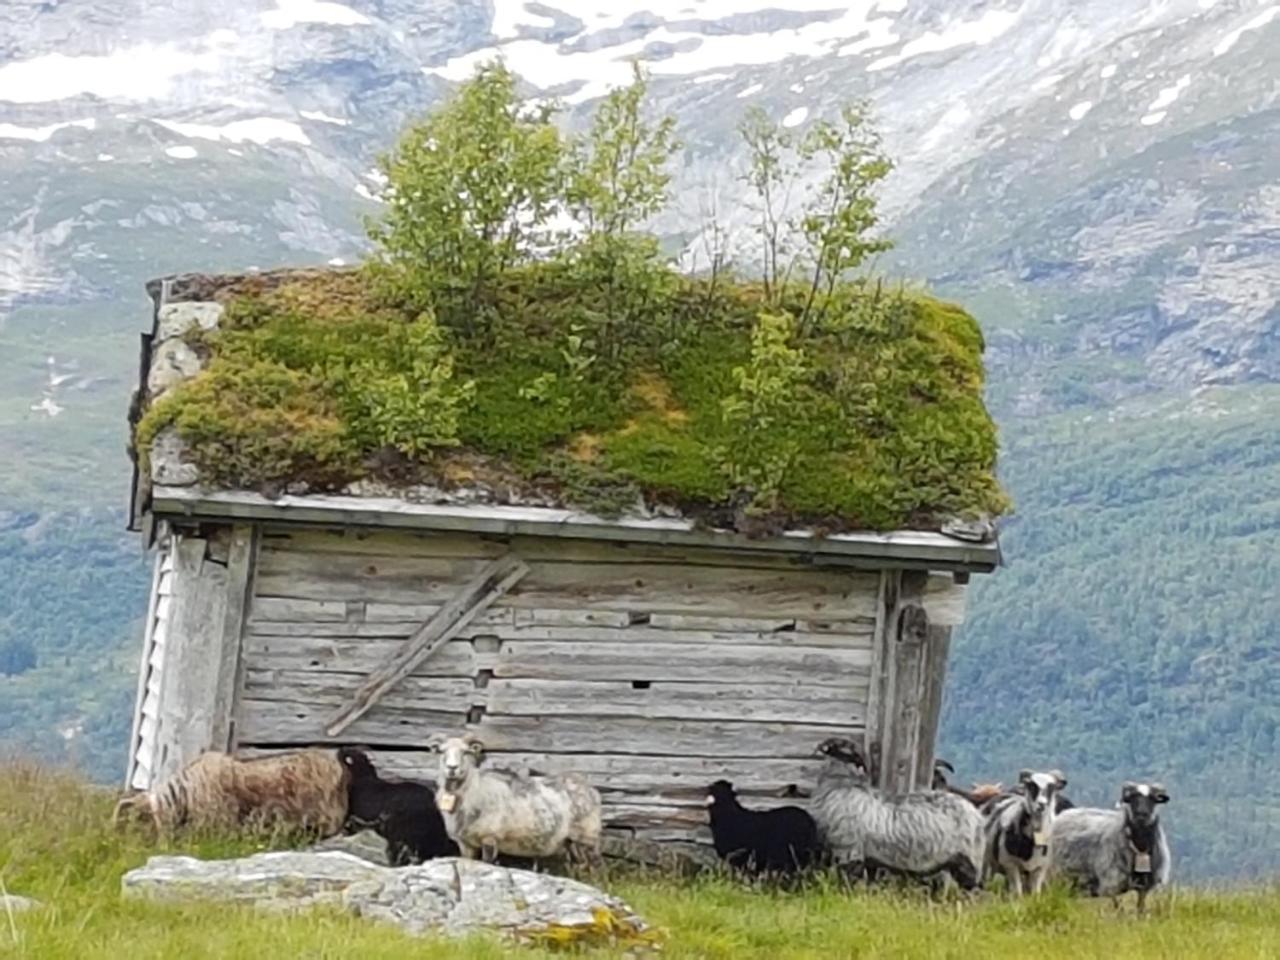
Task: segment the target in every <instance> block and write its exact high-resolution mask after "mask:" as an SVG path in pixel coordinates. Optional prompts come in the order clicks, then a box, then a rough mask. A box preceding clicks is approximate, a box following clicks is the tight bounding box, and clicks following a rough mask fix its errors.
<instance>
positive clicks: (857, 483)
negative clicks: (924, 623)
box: [135, 263, 1008, 531]
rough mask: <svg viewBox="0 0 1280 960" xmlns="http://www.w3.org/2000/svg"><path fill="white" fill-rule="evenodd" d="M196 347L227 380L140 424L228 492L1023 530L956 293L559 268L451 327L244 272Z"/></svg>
mask: <svg viewBox="0 0 1280 960" xmlns="http://www.w3.org/2000/svg"><path fill="white" fill-rule="evenodd" d="M198 286H199V285H197V286H196V287H190V288H189V289H187V290H186V291H185V293H186V295H187V296H189V297H190V298H192V299H197V298H205V297H207V298H216V299H218V300H220V301H222V302H223V303H224V304H225V305H226V307H227V309H226V313H225V314H224V316H223V317H222V320H221V323H220V325H219V327H218V328H217V329H215V330H212V331H204V330H196V331H194V332H192V333H188V334H186V335H185V336H186V337H187V339H188V342H189V343H191V344H192V346H193V347H194V348H195V349H196V351H197V352H198V353H199V354H201V355H202V357H204V359H205V364H204V367H203V369H202V370H201V372H200V373H198V374H197V375H195V376H194V377H193V378H191V379H190V380H188V381H186V382H184V383H181V384H179V385H177V386H175V387H173V388H171V389H170V390H168V391H166V392H165V394H164V395H163V396H161V397H160V398H158V399H157V400H156V401H155V402H153V403H152V404H151V405H150V406H149V408H148V409H147V410H146V412H145V414H144V416H143V417H142V419H141V421H140V422H139V424H138V425H137V427H136V431H135V442H136V445H137V447H138V449H139V450H140V452H141V455H142V458H143V461H144V463H145V460H146V457H147V453H148V451H149V449H150V445H151V443H152V441H153V440H154V438H155V437H156V435H157V434H158V433H159V432H160V431H161V430H163V429H164V428H166V427H173V428H174V429H176V431H177V433H178V434H179V436H180V437H181V438H182V439H183V441H185V443H186V445H187V447H188V450H189V456H190V457H191V459H192V460H194V462H195V464H196V465H197V467H198V469H199V474H200V477H201V482H202V483H204V484H205V485H207V486H211V487H220V488H231V489H257V490H263V491H267V492H270V491H273V490H276V491H278V490H285V489H288V490H291V491H304V492H329V491H338V490H341V489H343V488H345V487H347V485H349V484H351V483H353V482H355V481H359V480H379V481H384V482H386V483H390V484H393V485H400V486H410V485H413V484H422V483H428V484H432V485H435V486H439V487H444V488H450V487H477V486H479V487H484V488H485V489H487V490H489V491H491V492H492V495H493V497H494V498H496V499H499V500H501V499H503V498H511V499H516V498H518V497H525V496H527V495H529V494H530V493H536V494H537V495H538V496H540V497H543V498H550V499H552V500H554V501H555V502H557V503H560V504H563V505H567V506H576V507H580V508H582V509H586V510H591V511H594V512H601V513H605V514H609V513H613V512H619V511H624V510H626V509H628V508H630V507H632V506H634V505H636V504H637V502H638V501H639V500H641V499H642V500H643V501H644V502H645V504H646V505H647V506H649V507H654V506H657V505H664V506H667V507H672V508H678V509H679V510H680V511H681V512H682V513H683V514H684V515H685V516H691V517H695V518H702V519H704V520H706V521H707V522H708V523H711V524H714V525H717V526H728V527H736V528H738V529H743V528H744V524H752V525H756V526H757V527H758V526H759V525H760V524H764V525H765V526H766V527H775V526H776V527H782V526H811V527H816V528H819V529H825V530H831V531H835V530H851V529H870V530H886V529H894V528H918V529H928V528H935V527H936V526H937V525H938V524H939V522H940V521H941V520H942V519H944V518H946V517H949V516H955V515H969V514H975V513H981V514H999V513H1001V512H1003V511H1004V510H1005V509H1006V508H1007V506H1008V501H1007V499H1006V497H1005V495H1004V493H1003V492H1002V491H1001V489H1000V486H999V484H998V483H997V480H996V477H995V473H994V467H995V460H996V446H997V445H996V431H995V427H994V424H993V423H992V420H991V418H990V416H989V415H988V413H987V411H986V409H985V407H984V406H983V402H982V387H983V368H982V350H983V341H982V335H981V332H980V330H979V328H978V324H977V323H976V322H975V320H974V319H973V317H971V316H970V315H969V314H967V313H966V312H965V311H964V310H962V309H961V308H960V307H958V306H955V305H954V304H950V303H945V302H942V301H940V300H937V299H934V298H932V297H930V296H927V295H924V294H921V293H913V292H905V291H897V292H887V291H884V290H882V289H880V288H878V287H876V286H874V285H870V284H866V283H855V284H848V285H844V286H842V287H841V288H840V289H839V290H838V291H836V293H835V294H834V295H833V296H831V297H830V298H827V299H826V300H824V302H823V304H822V309H821V312H820V313H815V314H812V315H810V314H809V313H808V312H807V311H806V309H805V304H804V293H805V291H802V290H798V291H795V293H794V295H793V294H791V293H789V292H786V291H784V292H783V293H782V295H781V296H778V295H776V293H775V295H774V296H773V297H772V298H770V301H771V302H766V298H765V295H764V291H763V290H762V289H761V287H760V286H759V285H758V284H756V283H753V282H738V281H727V280H725V279H724V278H723V277H722V278H719V279H718V280H715V281H713V280H708V279H705V278H701V279H700V278H689V277H685V276H682V275H680V274H678V273H676V272H674V271H672V272H670V273H669V275H667V276H666V277H665V279H664V282H663V283H662V284H658V285H656V286H655V285H653V284H650V285H649V287H650V288H651V289H654V290H660V291H661V293H660V295H658V296H656V297H655V298H654V299H653V301H652V302H648V303H645V304H643V305H642V306H639V307H636V306H635V305H633V306H632V307H631V308H629V309H628V310H627V311H626V313H625V316H623V315H621V314H618V313H616V312H615V311H613V310H611V309H610V302H609V300H608V299H607V297H606V294H605V293H603V292H601V291H600V290H598V289H596V288H594V287H590V286H587V285H584V284H583V282H582V281H581V280H580V279H579V278H578V277H577V275H575V274H574V272H573V271H572V270H568V269H566V268H565V267H564V266H563V265H560V264H555V263H548V264H536V265H532V266H525V267H521V268H518V269H515V270H512V271H509V272H508V273H507V274H505V275H504V276H503V277H502V278H501V280H500V281H499V282H497V283H496V284H494V285H493V286H492V288H491V289H489V290H487V291H485V293H484V295H483V297H481V298H479V299H477V301H476V302H474V303H473V304H472V305H471V308H470V309H469V310H468V311H465V312H464V313H463V314H460V313H459V312H458V311H455V312H454V314H453V315H452V316H450V317H449V318H447V319H441V320H438V319H437V318H436V317H435V316H434V315H433V314H432V313H431V311H430V310H421V309H418V308H417V307H413V306H409V305H407V304H404V303H397V302H396V300H395V298H394V297H388V296H387V295H385V293H381V292H379V290H380V288H379V286H378V284H377V283H375V282H374V279H373V277H372V274H371V273H370V271H368V270H366V269H362V270H340V271H299V272H297V273H294V274H284V275H280V276H275V277H271V278H262V277H258V278H255V277H252V276H251V277H244V278H221V279H217V280H213V281H209V282H208V283H207V284H206V285H205V289H203V290H201V289H198Z"/></svg>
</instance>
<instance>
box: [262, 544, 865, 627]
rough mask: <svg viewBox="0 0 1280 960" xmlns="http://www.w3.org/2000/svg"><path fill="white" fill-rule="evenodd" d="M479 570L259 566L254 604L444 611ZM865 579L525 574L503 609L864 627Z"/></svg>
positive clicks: (418, 562) (428, 564)
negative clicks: (278, 601) (363, 604)
mask: <svg viewBox="0 0 1280 960" xmlns="http://www.w3.org/2000/svg"><path fill="white" fill-rule="evenodd" d="M481 567H482V565H481V563H480V562H478V561H472V560H442V559H433V558H406V557H393V558H385V559H382V560H379V561H378V562H376V563H374V562H370V561H369V559H368V558H361V557H354V558H353V557H343V556H340V555H335V556H325V557H318V556H308V555H305V554H294V553H273V554H271V555H270V556H269V557H264V558H263V563H262V566H261V569H260V573H259V580H258V590H257V592H258V595H259V596H262V597H292V598H300V599H311V600H365V601H368V602H370V603H428V604H438V603H447V602H448V601H449V599H451V597H452V596H453V594H454V593H456V590H457V588H458V587H460V586H461V585H462V584H464V583H465V582H467V581H469V580H470V579H472V578H474V577H475V576H476V575H477V574H478V573H479V571H480V569H481ZM877 585H878V579H877V577H876V575H874V574H863V573H857V574H852V573H847V572H841V571H830V570H735V571H733V573H732V575H731V576H726V575H725V571H724V570H721V569H717V568H712V567H689V568H685V567H676V566H663V565H655V564H634V563H632V564H625V563H619V564H610V565H606V566H592V565H588V564H575V563H559V562H554V561H547V562H540V563H537V564H534V565H533V566H532V568H531V570H530V573H529V575H528V576H527V577H526V578H525V579H524V580H523V581H522V582H521V583H520V585H519V587H518V588H517V589H515V590H513V591H511V592H510V594H509V595H508V596H507V597H506V598H505V599H504V601H503V603H502V604H501V605H502V606H509V607H537V608H543V609H554V608H571V609H579V610H581V609H602V608H603V609H610V610H614V611H637V612H643V613H648V614H650V615H653V614H663V613H674V614H679V613H688V614H704V615H718V616H752V615H757V616H764V617H770V618H787V617H804V618H810V619H828V618H834V619H848V618H854V617H867V618H871V617H874V615H875V595H876V594H875V591H876V588H877Z"/></svg>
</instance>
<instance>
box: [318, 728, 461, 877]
mask: <svg viewBox="0 0 1280 960" xmlns="http://www.w3.org/2000/svg"><path fill="white" fill-rule="evenodd" d="M338 760H339V761H340V762H341V763H342V765H343V766H344V767H346V768H347V772H348V773H349V774H350V778H351V787H350V802H349V804H348V812H347V820H346V823H345V824H344V828H345V829H346V831H347V832H348V833H354V832H355V831H356V830H366V829H371V830H373V831H374V832H375V833H377V834H378V836H380V837H382V839H383V840H385V841H386V842H387V862H388V863H390V864H391V866H393V867H403V866H408V865H409V864H413V863H424V862H426V861H427V860H431V859H432V858H434V857H456V856H457V855H458V846H457V844H455V843H454V842H453V841H452V840H451V839H449V834H448V833H447V832H446V831H445V828H444V818H443V817H441V816H440V811H439V810H437V809H436V799H435V789H434V788H433V787H429V786H427V785H426V784H424V783H412V782H409V781H406V780H384V779H382V777H380V776H378V771H377V770H376V769H375V768H374V766H373V761H371V760H370V759H369V757H368V755H367V754H366V753H364V752H363V751H361V750H357V749H355V748H354V747H342V748H341V749H340V750H339V751H338Z"/></svg>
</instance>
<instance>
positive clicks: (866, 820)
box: [812, 738, 983, 890]
mask: <svg viewBox="0 0 1280 960" xmlns="http://www.w3.org/2000/svg"><path fill="white" fill-rule="evenodd" d="M818 752H819V754H821V755H822V756H824V757H826V761H827V762H826V764H825V765H824V766H823V768H822V772H821V773H820V774H819V775H818V782H817V785H816V787H815V788H814V793H813V804H812V809H813V813H814V819H815V820H816V821H817V823H818V828H819V830H820V832H821V833H822V835H823V837H824V839H825V841H826V842H827V843H828V844H829V845H830V847H831V848H832V852H833V854H834V856H835V858H836V860H837V862H838V863H841V864H848V863H851V862H860V863H861V864H862V865H863V869H864V870H866V871H867V873H868V874H871V873H874V872H877V871H879V870H880V869H887V870H889V871H891V872H895V873H906V874H912V875H917V876H927V875H929V874H933V873H937V872H939V871H946V872H947V873H948V874H950V876H951V877H952V878H953V879H954V880H955V881H956V883H957V884H959V885H960V886H961V887H962V888H963V889H965V890H972V889H973V888H974V887H977V886H979V885H980V883H981V875H980V873H979V871H980V869H981V866H982V852H983V850H982V844H983V819H982V815H981V814H980V813H979V812H978V810H977V809H976V808H975V807H974V806H973V804H971V803H970V802H969V801H967V800H965V799H963V798H961V797H958V796H956V795H955V794H953V793H949V792H947V791H944V790H925V791H921V792H919V793H910V794H903V795H883V794H881V792H880V791H879V790H877V789H876V788H874V787H872V786H871V782H870V777H869V776H868V774H867V762H866V760H865V759H864V758H863V755H862V753H861V751H860V750H859V749H858V747H857V746H856V745H854V744H853V743H851V742H850V741H848V740H840V739H834V738H833V739H829V740H824V741H823V742H822V743H821V744H820V745H819V746H818Z"/></svg>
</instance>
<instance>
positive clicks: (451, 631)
mask: <svg viewBox="0 0 1280 960" xmlns="http://www.w3.org/2000/svg"><path fill="white" fill-rule="evenodd" d="M528 572H529V567H528V565H527V564H526V563H525V562H524V561H523V560H521V559H520V558H519V557H518V556H516V555H515V554H508V555H507V556H505V557H500V558H499V559H497V560H494V561H492V562H491V563H489V564H486V566H485V567H484V569H482V570H481V571H480V572H479V573H478V574H477V575H476V577H475V579H474V580H472V581H471V582H470V583H468V584H467V585H466V587H465V588H463V590H462V591H461V592H460V593H459V594H458V595H457V596H456V597H454V598H453V599H452V600H450V601H449V602H448V603H447V604H445V606H444V607H443V608H442V609H441V610H440V612H439V613H437V614H436V615H435V616H434V617H432V618H431V619H430V620H428V621H427V622H426V623H424V624H423V625H422V629H421V630H419V631H418V632H417V633H415V634H414V635H413V636H411V637H410V638H409V639H408V640H406V641H405V644H404V647H403V648H402V649H401V650H399V651H397V653H396V655H395V656H394V657H391V658H389V659H388V660H387V661H386V662H385V663H384V664H383V665H382V666H381V667H380V668H379V669H378V670H376V671H374V672H373V673H372V674H371V675H370V677H369V679H368V681H367V682H366V683H365V684H364V685H363V686H362V687H361V688H360V689H359V690H358V691H356V694H355V696H354V697H352V700H351V703H350V704H349V705H347V706H346V707H344V708H343V709H342V710H341V711H339V712H338V713H337V715H335V716H334V718H333V720H332V722H331V723H330V724H329V727H328V728H327V730H326V733H328V735H329V736H331V737H336V736H337V735H338V734H340V733H341V732H342V731H343V730H345V729H346V728H347V727H349V726H350V725H351V724H352V723H353V722H354V721H356V720H357V719H359V718H360V717H362V716H363V715H364V714H365V713H366V712H367V711H368V710H369V708H370V707H372V706H373V705H374V704H375V703H377V702H378V699H379V698H380V697H381V696H382V695H383V694H384V693H386V692H387V691H388V690H389V689H391V687H393V686H395V685H396V684H397V683H398V682H399V681H400V680H402V679H403V678H405V677H407V676H408V675H409V674H410V673H412V672H413V669H414V668H415V667H416V666H417V665H418V664H420V663H422V662H423V661H424V660H426V659H427V658H428V657H430V656H431V654H433V653H434V652H435V651H436V650H438V649H440V647H441V646H442V645H444V644H446V643H448V642H449V641H450V640H452V639H453V638H454V637H455V636H457V635H458V634H459V633H460V632H461V631H462V630H463V629H464V628H465V627H466V626H467V624H468V623H469V622H470V621H471V620H472V618H474V617H475V616H476V614H477V613H479V612H481V611H482V610H484V609H485V608H486V607H487V606H489V604H491V603H492V602H493V601H494V600H496V599H497V598H498V597H500V596H502V595H503V594H504V593H506V592H507V591H508V590H510V589H511V588H512V587H513V586H514V585H515V584H517V583H518V582H519V581H520V580H521V579H523V577H524V576H525V575H526V574H527V573H528Z"/></svg>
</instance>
